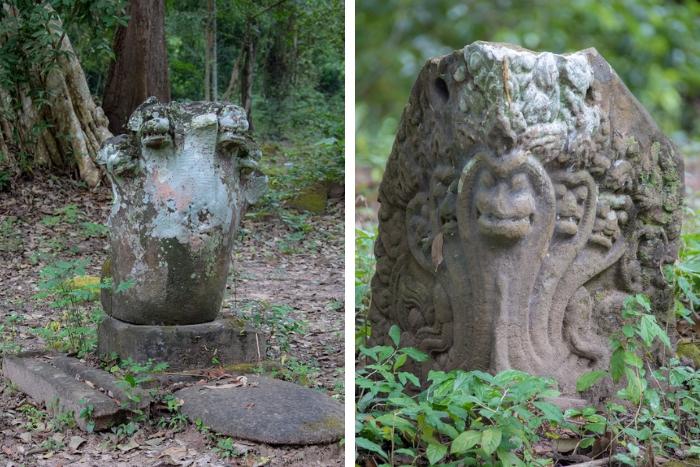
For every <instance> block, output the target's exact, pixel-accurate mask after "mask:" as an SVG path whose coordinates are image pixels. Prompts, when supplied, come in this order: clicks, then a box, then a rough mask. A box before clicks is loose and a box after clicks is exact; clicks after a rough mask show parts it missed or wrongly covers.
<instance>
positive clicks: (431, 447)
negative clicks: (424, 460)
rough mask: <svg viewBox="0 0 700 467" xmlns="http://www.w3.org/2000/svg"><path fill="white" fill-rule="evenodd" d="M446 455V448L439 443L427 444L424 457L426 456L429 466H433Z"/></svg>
mask: <svg viewBox="0 0 700 467" xmlns="http://www.w3.org/2000/svg"><path fill="white" fill-rule="evenodd" d="M445 454H447V446H444V445H442V444H439V443H430V444H428V449H426V450H425V455H426V456H428V462H430V465H435V464H437V463H438V462H440V461H441V460H442V458H443V457H445Z"/></svg>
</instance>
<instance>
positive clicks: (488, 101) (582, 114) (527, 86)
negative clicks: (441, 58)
mask: <svg viewBox="0 0 700 467" xmlns="http://www.w3.org/2000/svg"><path fill="white" fill-rule="evenodd" d="M464 60H465V62H466V66H465V65H461V66H459V67H457V69H456V70H455V71H454V74H453V79H454V80H455V81H457V82H461V81H464V79H465V78H466V75H467V73H466V71H467V70H468V71H469V73H470V74H471V75H472V77H473V81H471V82H470V83H469V84H468V85H467V86H466V87H464V88H461V90H460V91H461V92H460V94H459V96H458V99H459V109H460V110H461V111H462V112H468V113H469V115H470V117H471V118H470V123H472V124H473V125H474V127H475V128H476V129H478V130H481V132H482V134H484V136H485V137H486V142H487V145H488V146H489V148H490V149H491V150H492V151H493V152H494V153H495V154H497V155H499V156H501V155H504V154H506V153H507V152H508V151H510V150H512V149H513V148H517V149H518V150H519V151H522V152H526V151H531V152H532V153H533V154H534V155H535V156H536V157H537V158H538V159H539V160H540V161H541V162H543V163H546V162H548V161H549V160H551V159H552V158H554V157H556V156H558V155H559V153H560V152H561V151H566V152H567V153H571V156H572V159H573V160H575V161H579V160H580V159H585V153H586V152H587V151H590V147H591V145H592V144H593V142H592V137H593V135H595V133H596V132H597V130H598V127H599V126H600V114H599V112H598V110H597V108H596V106H595V104H594V103H593V102H591V101H589V102H586V91H587V90H588V89H589V87H590V85H591V84H592V83H593V79H594V73H593V69H592V68H591V67H590V65H589V64H588V60H587V59H586V55H585V54H584V53H580V52H579V53H574V54H569V55H555V54H552V53H549V52H545V53H534V52H531V51H529V50H525V49H522V48H520V47H515V46H512V45H509V44H490V43H487V42H476V43H474V44H471V45H468V46H467V47H465V48H464ZM506 83H507V86H506ZM436 84H437V85H438V86H441V87H442V86H443V85H442V84H441V83H436ZM445 90H446V89H445Z"/></svg>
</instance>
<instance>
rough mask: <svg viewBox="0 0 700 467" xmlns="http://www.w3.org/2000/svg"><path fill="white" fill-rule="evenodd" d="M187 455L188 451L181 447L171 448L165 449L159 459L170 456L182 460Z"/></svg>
mask: <svg viewBox="0 0 700 467" xmlns="http://www.w3.org/2000/svg"><path fill="white" fill-rule="evenodd" d="M186 455H187V449H186V448H182V447H180V446H171V447H169V448H165V449H163V450H162V451H161V452H160V455H159V456H158V457H165V456H169V457H171V458H173V459H182V458H183V457H185V456H186Z"/></svg>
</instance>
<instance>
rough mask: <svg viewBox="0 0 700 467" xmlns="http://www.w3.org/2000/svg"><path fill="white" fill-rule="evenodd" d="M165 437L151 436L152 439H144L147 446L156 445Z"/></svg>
mask: <svg viewBox="0 0 700 467" xmlns="http://www.w3.org/2000/svg"><path fill="white" fill-rule="evenodd" d="M164 439H165V438H153V439H147V440H146V441H145V443H146V444H148V445H149V446H158V445H159V444H160V443H162V442H163V440H164Z"/></svg>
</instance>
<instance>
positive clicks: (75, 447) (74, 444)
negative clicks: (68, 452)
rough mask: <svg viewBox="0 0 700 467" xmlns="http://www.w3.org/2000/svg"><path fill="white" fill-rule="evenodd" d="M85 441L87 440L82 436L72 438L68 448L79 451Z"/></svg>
mask: <svg viewBox="0 0 700 467" xmlns="http://www.w3.org/2000/svg"><path fill="white" fill-rule="evenodd" d="M85 441H87V440H86V439H85V438H82V437H80V436H71V437H70V442H69V443H68V447H69V448H71V449H73V450H74V451H77V450H78V448H79V447H80V445H81V444H83V443H84V442H85Z"/></svg>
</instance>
